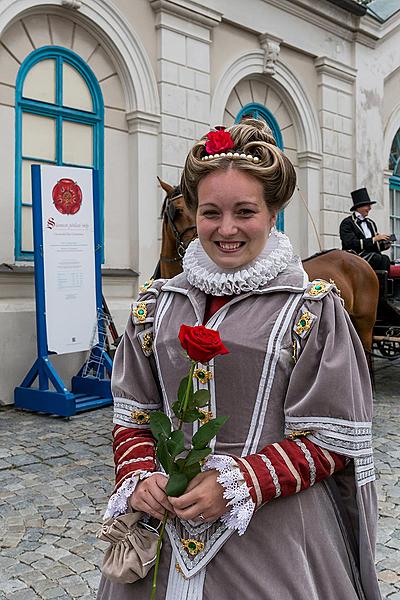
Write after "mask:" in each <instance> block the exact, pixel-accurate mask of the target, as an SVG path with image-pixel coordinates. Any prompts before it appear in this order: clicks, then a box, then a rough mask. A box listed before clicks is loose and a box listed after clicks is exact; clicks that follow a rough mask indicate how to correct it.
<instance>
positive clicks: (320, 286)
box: [306, 279, 332, 298]
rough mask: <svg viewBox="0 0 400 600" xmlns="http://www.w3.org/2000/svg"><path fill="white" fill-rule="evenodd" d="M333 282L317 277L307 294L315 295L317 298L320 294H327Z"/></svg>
mask: <svg viewBox="0 0 400 600" xmlns="http://www.w3.org/2000/svg"><path fill="white" fill-rule="evenodd" d="M331 285H332V284H330V283H328V282H327V281H324V280H323V279H317V281H316V282H315V283H313V285H312V286H311V287H310V288H309V289H308V290H307V292H306V293H307V294H308V295H309V296H314V297H316V298H318V296H321V295H322V294H325V292H327V291H328V290H329V289H330V287H331Z"/></svg>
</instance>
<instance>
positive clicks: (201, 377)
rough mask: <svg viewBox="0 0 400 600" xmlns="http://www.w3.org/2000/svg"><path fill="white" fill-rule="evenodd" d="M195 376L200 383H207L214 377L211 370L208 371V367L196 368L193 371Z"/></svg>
mask: <svg viewBox="0 0 400 600" xmlns="http://www.w3.org/2000/svg"><path fill="white" fill-rule="evenodd" d="M193 377H196V379H197V380H198V381H200V383H207V381H209V380H210V379H212V373H211V371H207V370H206V369H201V368H200V369H195V371H194V373H193Z"/></svg>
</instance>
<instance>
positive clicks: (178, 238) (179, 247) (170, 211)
mask: <svg viewBox="0 0 400 600" xmlns="http://www.w3.org/2000/svg"><path fill="white" fill-rule="evenodd" d="M178 198H182V194H177V195H176V196H172V198H168V199H167V205H166V207H165V211H164V215H167V221H168V224H169V226H170V227H171V230H172V233H173V234H174V237H175V245H176V253H177V255H178V256H177V257H176V258H168V257H167V256H160V260H161V261H162V262H167V263H175V262H182V259H183V257H184V256H185V252H186V249H187V247H188V246H189V244H190V242H191V241H193V240H194V239H195V237H196V236H197V233H196V225H189V227H185V229H183V230H182V231H179V230H178V228H177V226H176V225H175V221H174V219H175V214H176V208H175V205H174V202H175V200H177V199H178ZM192 229H194V233H193V235H192V237H191V238H190V240H189V241H188V242H187V243H186V244H185V243H184V241H183V237H184V236H185V234H186V233H187V232H188V231H191V230H192Z"/></svg>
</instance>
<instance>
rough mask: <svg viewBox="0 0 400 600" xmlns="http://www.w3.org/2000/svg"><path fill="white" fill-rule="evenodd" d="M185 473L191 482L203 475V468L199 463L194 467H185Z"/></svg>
mask: <svg viewBox="0 0 400 600" xmlns="http://www.w3.org/2000/svg"><path fill="white" fill-rule="evenodd" d="M183 472H184V473H185V475H186V477H187V478H188V480H189V481H191V480H192V479H193V477H196V475H198V474H199V473H201V466H200V463H199V462H196V463H194V464H193V465H184V467H183Z"/></svg>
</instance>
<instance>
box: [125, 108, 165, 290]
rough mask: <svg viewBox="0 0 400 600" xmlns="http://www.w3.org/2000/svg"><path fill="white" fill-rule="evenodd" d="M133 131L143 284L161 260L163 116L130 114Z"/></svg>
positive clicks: (134, 247)
mask: <svg viewBox="0 0 400 600" xmlns="http://www.w3.org/2000/svg"><path fill="white" fill-rule="evenodd" d="M126 118H127V122H128V131H129V154H130V156H129V162H130V165H131V166H132V171H131V173H130V178H129V179H130V192H129V193H130V206H131V211H132V212H131V214H130V217H129V218H130V222H131V223H132V236H131V249H130V253H131V261H132V266H133V268H134V269H135V271H138V273H139V281H143V280H145V279H147V278H148V277H150V276H151V274H152V273H153V271H154V269H155V266H156V264H157V262H158V259H159V254H160V248H159V245H158V244H156V243H155V240H157V239H158V237H159V205H158V197H157V196H158V194H157V188H158V182H157V155H158V132H159V123H160V117H159V116H158V115H154V114H150V113H145V112H142V111H132V112H130V113H128V114H127V117H126Z"/></svg>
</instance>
